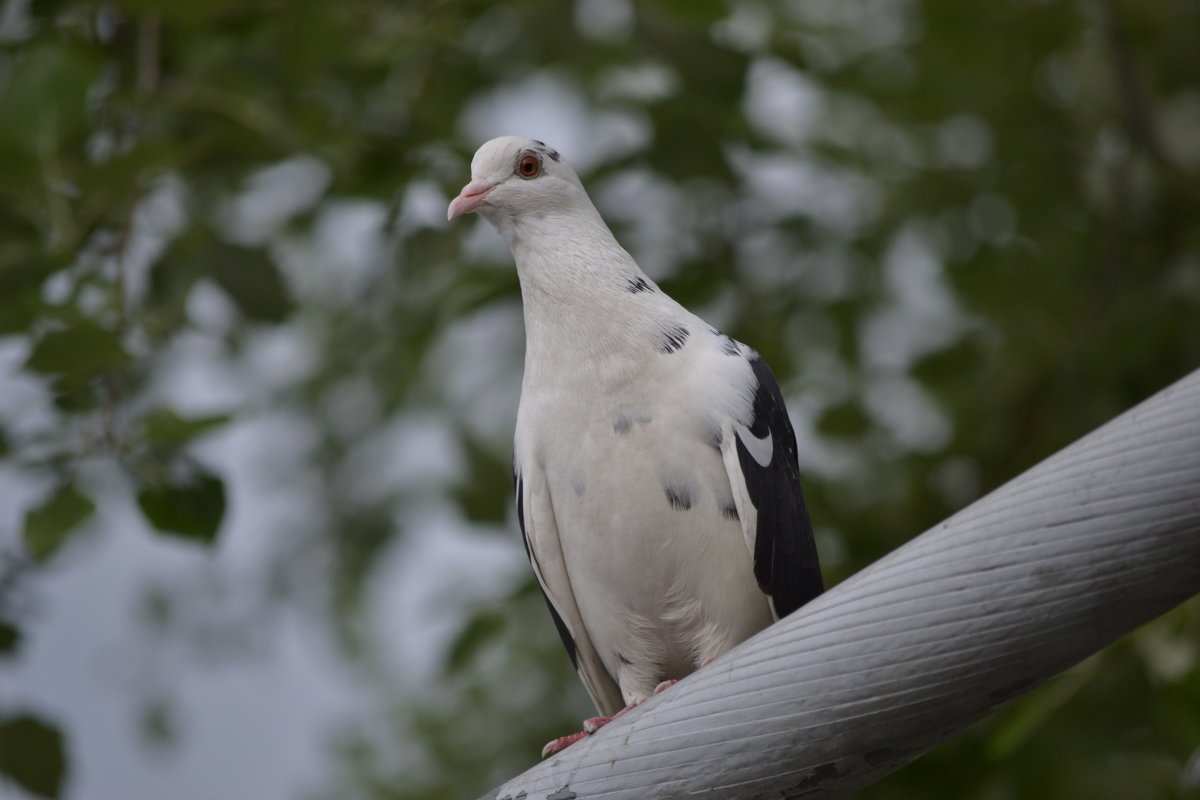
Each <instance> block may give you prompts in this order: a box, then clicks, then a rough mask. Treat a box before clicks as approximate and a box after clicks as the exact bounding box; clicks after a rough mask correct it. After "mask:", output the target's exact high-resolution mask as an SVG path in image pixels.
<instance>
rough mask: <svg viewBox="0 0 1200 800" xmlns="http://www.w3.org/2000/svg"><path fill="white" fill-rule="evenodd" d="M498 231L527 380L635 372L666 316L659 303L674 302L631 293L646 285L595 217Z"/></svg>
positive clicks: (550, 218)
mask: <svg viewBox="0 0 1200 800" xmlns="http://www.w3.org/2000/svg"><path fill="white" fill-rule="evenodd" d="M564 216H569V218H564ZM504 233H505V235H506V238H507V239H508V241H509V244H510V246H511V247H512V251H513V258H514V260H515V261H516V265H517V274H518V276H519V278H520V281H521V295H522V300H523V304H524V310H525V337H526V365H525V368H526V374H527V377H534V378H536V377H537V371H538V370H540V369H547V370H555V371H585V372H590V373H593V374H596V375H598V376H603V375H608V376H610V377H611V378H619V375H621V374H622V373H624V372H626V371H628V370H630V369H634V368H635V367H636V362H637V359H638V356H639V352H640V351H639V348H644V347H648V346H649V343H650V342H651V341H653V335H654V332H655V331H657V330H661V328H662V318H663V317H664V315H667V314H669V313H670V311H671V309H669V308H667V307H666V306H665V305H664V301H665V302H666V303H669V304H670V305H672V306H673V305H674V303H673V301H670V299H669V298H666V296H665V295H662V294H661V293H659V292H655V293H649V292H634V291H631V286H633V285H634V284H635V283H636V282H637V281H638V280H639V279H640V280H641V281H643V282H648V279H647V278H646V276H645V274H644V273H643V272H642V271H641V269H640V268H639V267H638V265H637V263H636V262H635V261H634V260H633V257H632V256H630V255H629V253H627V252H626V251H625V250H624V249H623V248H622V247H621V246H620V244H618V243H617V240H616V238H615V237H613V235H612V232H611V231H609V229H608V226H607V225H605V224H604V222H603V220H601V218H600V216H599V214H598V213H596V212H595V210H594V209H591V213H590V214H587V213H575V214H569V215H566V214H564V215H561V216H560V215H555V216H547V217H542V218H540V219H530V220H522V222H521V223H519V224H517V225H514V226H513V227H511V228H510V229H509V230H507V231H504ZM642 285H645V283H643V284H642ZM531 370H532V371H533V372H532V374H531Z"/></svg>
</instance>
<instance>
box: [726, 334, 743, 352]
mask: <svg viewBox="0 0 1200 800" xmlns="http://www.w3.org/2000/svg"><path fill="white" fill-rule="evenodd" d="M721 350H722V351H723V352H724V353H725V355H727V356H740V355H741V354H742V348H741V346H739V345H738V343H737V342H735V341H734V340H733V339H732V338H731V337H730V336H728V335H726V334H724V333H722V334H721Z"/></svg>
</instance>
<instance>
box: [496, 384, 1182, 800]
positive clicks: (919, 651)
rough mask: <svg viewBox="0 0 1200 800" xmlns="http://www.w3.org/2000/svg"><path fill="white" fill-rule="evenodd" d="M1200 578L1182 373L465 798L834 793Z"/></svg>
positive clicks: (1071, 659)
mask: <svg viewBox="0 0 1200 800" xmlns="http://www.w3.org/2000/svg"><path fill="white" fill-rule="evenodd" d="M1197 593H1200V371H1198V372H1195V373H1192V374H1191V375H1189V376H1188V377H1186V378H1184V379H1182V380H1180V381H1179V382H1178V383H1175V384H1173V385H1172V386H1170V387H1168V388H1167V389H1165V390H1163V391H1162V392H1160V393H1159V394H1157V395H1155V396H1154V397H1152V398H1150V399H1149V400H1147V401H1145V402H1144V403H1142V404H1140V405H1138V406H1136V407H1135V408H1133V409H1131V410H1129V411H1127V412H1125V413H1124V414H1122V415H1121V416H1119V417H1117V418H1116V419H1114V420H1112V421H1111V422H1109V423H1108V424H1106V425H1104V426H1103V427H1101V428H1100V429H1098V430H1096V431H1094V432H1093V433H1091V434H1089V435H1088V436H1086V437H1084V438H1083V439H1081V440H1079V441H1078V442H1076V443H1075V444H1072V445H1071V446H1069V447H1067V448H1066V449H1064V450H1062V451H1060V452H1059V453H1057V454H1055V455H1054V456H1051V457H1050V458H1048V459H1046V460H1045V461H1043V462H1042V463H1041V464H1038V465H1037V466H1036V467H1034V468H1032V469H1030V470H1028V471H1027V472H1025V473H1024V474H1022V475H1021V476H1019V477H1018V478H1016V479H1014V480H1012V481H1010V482H1009V483H1007V484H1005V485H1004V486H1002V487H1000V488H999V489H997V490H996V491H994V492H992V493H991V494H989V495H987V496H986V497H984V498H982V499H980V500H978V501H977V502H975V503H973V504H972V505H971V506H969V507H968V508H966V509H964V510H963V511H960V512H959V513H957V514H955V515H954V516H953V517H951V518H950V519H948V520H946V521H945V522H942V523H941V524H939V525H937V526H936V527H934V528H933V529H932V530H929V531H927V532H926V533H924V534H923V535H921V536H919V537H917V538H916V539H914V540H913V541H911V542H909V543H908V544H906V545H904V546H903V547H901V548H899V549H898V550H896V551H894V552H893V553H891V554H889V555H888V556H886V557H885V558H883V559H881V560H880V561H878V562H876V563H875V564H873V565H871V566H869V567H867V568H866V569H864V570H862V571H861V572H859V573H858V574H857V575H854V576H853V577H851V578H849V579H847V580H846V581H844V582H842V583H841V584H839V585H838V586H836V587H834V588H833V589H831V590H830V591H829V592H827V593H826V594H824V595H822V596H821V597H818V598H817V599H816V600H814V601H812V602H811V603H809V604H808V605H806V606H804V607H803V608H801V609H800V610H799V611H797V612H796V613H794V614H792V615H791V616H790V617H787V618H786V619H784V620H782V621H780V622H779V623H777V624H775V625H773V626H771V627H770V628H768V629H767V630H765V631H763V632H762V633H760V634H758V635H757V636H755V637H753V638H751V639H749V640H748V641H746V642H744V643H742V644H741V645H739V646H738V647H736V648H735V649H734V650H732V651H730V652H729V653H727V654H726V655H724V656H722V657H721V658H719V659H717V660H716V661H715V662H713V663H712V664H710V665H709V666H707V667H705V668H704V669H702V670H700V671H699V672H697V673H696V674H694V675H692V676H690V677H689V678H687V679H686V680H684V681H681V682H680V683H679V684H678V685H676V686H674V687H672V688H671V689H670V690H668V691H666V692H664V693H662V694H661V695H658V696H657V697H654V698H652V699H651V700H649V701H647V702H646V703H645V704H643V705H642V706H640V707H638V708H637V709H635V710H633V711H631V712H629V713H627V714H625V715H623V716H622V717H621V718H620V719H618V720H615V721H613V722H612V723H611V724H609V725H608V726H607V727H605V728H603V729H601V730H600V731H599V732H598V733H596V734H595V735H594V736H591V737H589V738H588V739H585V740H584V741H582V742H579V743H578V744H575V745H573V746H571V747H569V748H567V749H566V750H564V751H563V752H561V753H559V754H558V755H556V756H554V757H552V758H550V759H548V760H547V761H545V762H542V763H540V764H537V765H536V766H534V767H533V768H531V769H530V770H528V771H527V772H525V773H524V774H522V775H519V776H517V777H516V778H513V779H512V780H510V781H508V782H507V783H505V784H504V785H503V786H501V787H499V788H497V789H495V790H493V791H492V792H490V793H489V794H488V795H486V796H485V798H484V800H585V798H586V799H587V800H592V799H593V798H604V799H605V800H652V799H655V798H660V799H665V798H690V797H694V796H700V797H703V798H705V800H735V799H736V800H756V799H757V798H764V799H765V798H772V799H773V800H774V799H776V798H836V797H846V796H848V795H850V794H851V793H853V792H854V791H856V790H858V789H861V788H862V787H864V786H866V785H868V784H870V783H872V782H874V781H877V780H879V779H880V778H882V777H884V776H885V775H887V774H889V773H891V772H894V771H895V770H897V769H899V768H900V767H901V766H903V765H904V764H906V763H908V762H909V761H911V760H913V759H914V758H916V757H917V756H919V755H921V754H922V753H924V752H926V751H928V750H930V749H931V748H933V747H934V746H936V745H937V744H939V743H941V742H942V741H944V740H945V739H947V738H949V737H950V736H953V735H954V734H956V733H958V732H960V731H962V730H963V729H964V728H966V727H967V726H969V725H970V724H971V723H973V722H975V721H977V720H979V719H980V718H982V717H984V716H986V715H987V714H989V713H991V712H992V711H994V710H995V709H997V708H998V707H999V706H1001V705H1003V704H1004V703H1006V702H1007V701H1009V700H1012V699H1014V698H1016V697H1018V696H1020V695H1022V694H1024V693H1026V692H1028V691H1029V690H1031V689H1033V688H1034V687H1036V686H1038V685H1039V684H1041V683H1042V682H1044V681H1046V680H1047V679H1048V678H1050V677H1052V676H1054V675H1056V674H1058V673H1059V672H1061V671H1063V670H1064V669H1066V668H1067V667H1070V666H1071V665H1072V664H1075V663H1077V662H1079V661H1081V660H1083V659H1084V658H1086V657H1087V656H1089V655H1091V654H1092V653H1095V652H1096V651H1098V650H1100V649H1101V648H1103V647H1105V646H1107V645H1108V644H1111V643H1112V642H1114V641H1116V640H1117V639H1119V638H1120V637H1122V636H1124V635H1125V634H1127V633H1129V632H1130V631H1132V630H1134V629H1135V628H1137V627H1138V626H1140V625H1142V624H1144V623H1146V622H1148V621H1150V620H1152V619H1154V618H1155V617H1157V616H1159V615H1160V614H1162V613H1164V612H1165V611H1167V610H1169V609H1171V608H1172V607H1174V606H1176V605H1178V604H1179V603H1182V602H1183V601H1184V600H1186V599H1188V598H1189V597H1192V596H1193V595H1195V594H1197Z"/></svg>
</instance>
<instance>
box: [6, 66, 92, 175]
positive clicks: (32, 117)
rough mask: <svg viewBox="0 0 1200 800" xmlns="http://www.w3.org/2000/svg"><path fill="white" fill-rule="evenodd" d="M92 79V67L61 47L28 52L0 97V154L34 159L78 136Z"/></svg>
mask: <svg viewBox="0 0 1200 800" xmlns="http://www.w3.org/2000/svg"><path fill="white" fill-rule="evenodd" d="M98 75H99V71H98V65H96V64H94V63H92V61H90V60H89V59H86V58H84V57H83V56H81V55H79V54H78V53H75V52H72V51H71V50H69V49H68V48H66V47H63V46H61V45H44V46H42V47H39V48H37V49H34V50H32V51H31V52H29V54H28V55H27V57H26V58H25V59H24V60H22V61H20V62H19V63H18V64H17V66H16V68H15V69H14V70H13V72H12V75H11V76H10V77H9V78H8V79H7V81H6V85H5V87H4V91H3V93H0V148H8V149H10V150H15V151H19V152H24V153H27V154H30V155H40V154H44V153H46V152H51V151H54V150H57V149H58V148H59V146H60V145H62V144H63V143H64V142H65V141H66V140H67V139H69V138H71V137H72V136H74V135H75V134H77V133H80V132H82V131H83V130H84V129H85V126H86V123H87V93H88V89H89V88H90V87H91V85H92V82H93V81H94V80H95V79H96V78H97V77H98Z"/></svg>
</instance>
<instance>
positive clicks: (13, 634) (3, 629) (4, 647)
mask: <svg viewBox="0 0 1200 800" xmlns="http://www.w3.org/2000/svg"><path fill="white" fill-rule="evenodd" d="M20 646H21V629H20V628H18V627H17V626H16V625H14V624H12V623H11V622H4V621H3V620H0V658H8V657H10V656H12V655H14V654H16V652H17V648H19V647H20Z"/></svg>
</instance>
